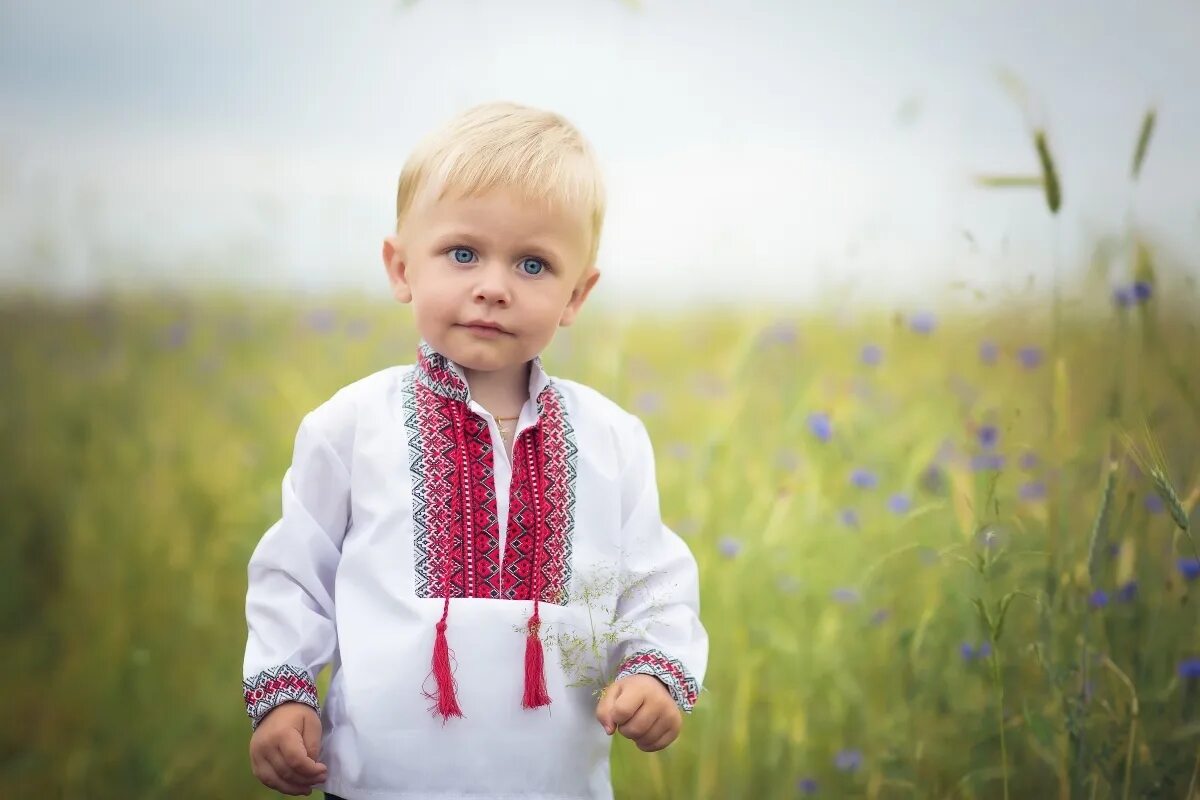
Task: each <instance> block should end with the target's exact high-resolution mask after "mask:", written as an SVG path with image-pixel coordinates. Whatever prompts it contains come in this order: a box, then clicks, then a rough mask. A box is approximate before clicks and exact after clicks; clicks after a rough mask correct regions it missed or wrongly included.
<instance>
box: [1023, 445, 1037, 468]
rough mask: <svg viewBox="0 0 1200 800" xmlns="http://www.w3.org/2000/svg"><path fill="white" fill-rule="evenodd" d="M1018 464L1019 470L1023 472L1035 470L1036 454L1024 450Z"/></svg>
mask: <svg viewBox="0 0 1200 800" xmlns="http://www.w3.org/2000/svg"><path fill="white" fill-rule="evenodd" d="M1020 464H1021V469H1023V470H1025V471H1026V472H1028V471H1030V470H1034V469H1037V465H1038V455H1037V453H1035V452H1033V451H1032V450H1026V451H1025V452H1024V453H1022V454H1021V461H1020Z"/></svg>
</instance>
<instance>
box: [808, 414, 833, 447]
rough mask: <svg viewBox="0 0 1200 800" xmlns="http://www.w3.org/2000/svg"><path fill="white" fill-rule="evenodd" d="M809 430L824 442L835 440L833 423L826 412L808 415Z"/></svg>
mask: <svg viewBox="0 0 1200 800" xmlns="http://www.w3.org/2000/svg"><path fill="white" fill-rule="evenodd" d="M808 429H809V430H810V431H812V434H813V436H816V437H817V438H818V439H820V440H821V441H822V442H828V441H829V440H830V439H831V438H833V422H832V421H830V419H829V415H828V414H826V413H825V412H824V411H814V412H813V413H811V414H809V415H808Z"/></svg>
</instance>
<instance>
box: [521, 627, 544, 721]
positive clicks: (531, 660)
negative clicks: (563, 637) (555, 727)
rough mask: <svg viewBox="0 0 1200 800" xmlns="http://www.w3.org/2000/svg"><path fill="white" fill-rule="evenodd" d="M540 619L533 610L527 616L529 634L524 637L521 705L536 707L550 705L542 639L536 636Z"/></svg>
mask: <svg viewBox="0 0 1200 800" xmlns="http://www.w3.org/2000/svg"><path fill="white" fill-rule="evenodd" d="M540 626H541V620H540V619H539V618H538V615H537V612H536V611H535V612H534V614H533V616H532V617H530V618H529V636H527V637H526V639H525V697H524V699H523V700H522V701H521V705H522V706H524V707H525V708H538V707H540V706H548V705H550V692H548V691H547V690H546V671H545V666H544V662H545V654H544V653H543V652H542V640H541V639H540V638H538V628H539V627H540Z"/></svg>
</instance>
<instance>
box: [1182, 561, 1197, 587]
mask: <svg viewBox="0 0 1200 800" xmlns="http://www.w3.org/2000/svg"><path fill="white" fill-rule="evenodd" d="M1178 566H1179V574H1180V575H1182V576H1183V579H1184V580H1185V581H1188V582H1189V583H1190V582H1191V581H1194V580H1196V578H1200V558H1181V559H1179V561H1178Z"/></svg>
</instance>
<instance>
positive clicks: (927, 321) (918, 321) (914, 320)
mask: <svg viewBox="0 0 1200 800" xmlns="http://www.w3.org/2000/svg"><path fill="white" fill-rule="evenodd" d="M908 327H909V328H910V329H911V330H912V331H913V332H914V333H921V334H929V333H933V331H934V329H935V328H937V317H935V316H934V315H933V314H931V313H930V312H928V311H918V312H917V313H915V314H913V315H912V316H910V317H909V318H908Z"/></svg>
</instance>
